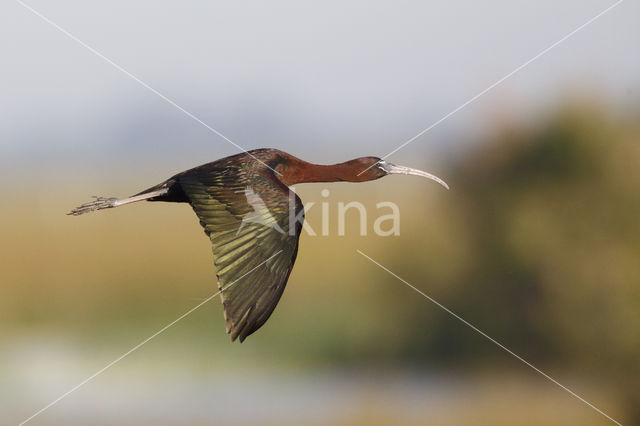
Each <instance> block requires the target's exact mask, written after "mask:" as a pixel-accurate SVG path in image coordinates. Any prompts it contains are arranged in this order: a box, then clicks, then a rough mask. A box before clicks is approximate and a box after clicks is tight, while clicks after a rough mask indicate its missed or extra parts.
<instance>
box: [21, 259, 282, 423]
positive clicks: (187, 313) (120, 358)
mask: <svg viewBox="0 0 640 426" xmlns="http://www.w3.org/2000/svg"><path fill="white" fill-rule="evenodd" d="M280 253H282V250H278V252H276V253H275V254H273V255H272V256H270V257H269V258H268V259H267V260H265V261H264V262H262V263H260V264H259V265H257V266H256V267H255V268H253V269H251V270H250V271H249V272H247V273H245V274H243V275H242V276H241V277H240V278H238V279H237V280H234V281H233V282H231V283H230V284H229V285H227V286H226V287H225V288H223V289H221V290H219V291H217V292H216V293H214V294H212V295H211V296H209V297H207V298H206V299H204V300H203V301H202V302H200V303H198V304H197V305H196V306H194V307H193V308H191V309H189V310H188V311H187V312H185V313H184V314H182V315H180V316H179V317H178V318H176V319H175V320H173V321H171V322H170V323H169V324H167V325H165V326H164V327H162V328H161V329H160V330H158V331H156V332H155V333H153V334H152V335H151V336H149V337H147V338H146V339H144V340H143V341H142V342H140V343H138V344H137V345H135V346H134V347H133V348H131V349H129V350H128V351H127V352H125V353H123V354H122V355H120V356H119V357H118V358H116V359H114V360H113V361H111V362H110V363H109V364H107V365H105V366H104V367H102V368H101V369H100V370H98V371H96V372H95V373H93V374H92V375H91V376H89V377H87V378H86V379H84V380H83V381H82V382H80V383H78V384H77V385H75V386H74V387H72V388H71V389H69V390H68V391H67V392H65V393H63V394H62V395H60V396H59V397H58V398H56V399H54V400H53V401H51V402H50V403H49V404H47V405H46V406H44V407H43V408H41V409H40V410H38V411H37V412H36V413H34V414H33V415H31V416H30V417H29V418H27V419H26V420H24V421H22V423H20V425H19V426H22V425H24V424H25V423H27V422H28V421H30V420H32V419H33V418H34V417H36V416H37V415H39V414H40V413H42V412H43V411H45V410H46V409H48V408H50V407H51V406H53V405H55V404H57V403H58V402H60V401H61V400H62V399H64V398H65V397H67V396H68V395H69V394H71V393H72V392H74V391H76V390H78V389H79V388H80V387H81V386H83V385H85V384H87V383H88V382H90V381H91V380H93V379H94V378H96V377H97V376H98V375H100V374H102V373H103V372H104V371H105V370H107V369H108V368H109V367H111V366H113V365H114V364H116V363H117V362H119V361H121V360H122V359H123V358H125V357H126V356H128V355H129V354H131V353H132V352H134V351H135V350H137V349H139V348H140V347H141V346H142V345H144V344H145V343H147V342H148V341H149V340H151V339H153V338H154V337H156V336H157V335H159V334H160V333H162V332H164V331H165V330H166V329H168V328H169V327H171V326H172V325H174V324H175V323H177V322H178V321H180V320H181V319H183V318H184V317H186V316H188V315H189V314H191V313H192V312H193V311H195V310H196V309H198V308H199V307H201V306H202V305H204V304H205V303H207V302H208V301H210V300H211V299H213V298H214V297H216V296H217V295H219V294H220V293H222V292H223V291H225V290H227V289H228V288H229V287H231V286H232V285H234V284H235V283H237V282H238V281H240V280H241V279H242V278H244V277H246V276H247V275H249V274H250V273H252V272H253V271H255V270H256V269H258V268H259V267H261V266H262V265H264V264H265V263H267V262H268V261H270V260H271V259H273V258H274V257H276V256H277V255H279V254H280Z"/></svg>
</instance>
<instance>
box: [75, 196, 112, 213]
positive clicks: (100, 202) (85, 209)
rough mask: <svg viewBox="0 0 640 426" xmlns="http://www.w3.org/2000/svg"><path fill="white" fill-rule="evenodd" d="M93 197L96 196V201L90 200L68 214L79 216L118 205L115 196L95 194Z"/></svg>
mask: <svg viewBox="0 0 640 426" xmlns="http://www.w3.org/2000/svg"><path fill="white" fill-rule="evenodd" d="M93 198H95V200H94V201H89V202H88V203H84V204H83V205H81V206H79V207H76V208H75V209H73V210H71V211H70V212H69V213H67V215H72V216H79V215H81V214H85V213H89V212H92V211H94V210H102V209H110V208H112V207H116V201H118V199H117V198H115V197H96V196H95V195H94V197H93Z"/></svg>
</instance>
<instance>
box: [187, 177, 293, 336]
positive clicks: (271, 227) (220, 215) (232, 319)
mask: <svg viewBox="0 0 640 426" xmlns="http://www.w3.org/2000/svg"><path fill="white" fill-rule="evenodd" d="M176 179H177V182H178V184H179V185H180V186H181V188H182V190H183V191H184V193H185V194H186V196H187V198H188V199H189V202H190V204H191V206H192V208H193V210H194V211H195V213H196V215H197V216H198V218H199V219H200V224H201V225H202V227H203V228H204V231H205V233H206V234H207V236H208V237H209V239H210V240H211V244H212V248H213V260H214V265H215V268H216V275H217V277H218V287H219V288H220V289H223V291H222V293H221V298H222V305H223V308H224V314H225V319H226V323H227V332H228V333H229V334H231V339H232V340H235V339H236V338H238V339H239V340H240V341H241V342H242V341H243V340H244V339H245V338H246V337H247V336H248V335H250V334H251V333H253V332H254V331H256V330H257V329H258V328H260V327H261V326H262V325H263V324H264V323H265V322H266V321H267V319H268V318H269V316H270V315H271V313H272V312H273V310H274V309H275V307H276V304H277V303H278V301H279V300H280V297H281V296H282V292H283V291H284V288H285V285H286V283H287V280H288V278H289V274H290V273H291V269H292V268H293V264H294V262H295V258H296V254H297V250H298V239H299V235H300V230H301V228H302V223H294V222H293V220H290V219H292V218H291V217H290V216H291V215H293V216H297V215H299V213H300V212H301V211H302V209H303V207H302V202H301V200H300V198H299V197H298V196H297V195H295V194H293V196H291V195H290V192H289V189H288V188H287V187H286V186H285V185H284V184H283V183H282V182H280V181H279V180H278V179H277V178H276V177H275V176H274V175H273V174H271V173H270V171H266V170H265V169H262V170H260V169H252V168H251V167H246V166H245V167H244V168H243V167H237V168H233V167H219V168H216V167H206V168H196V169H192V170H190V171H187V172H185V173H183V174H181V175H179V176H176ZM302 216H303V215H300V217H302ZM290 227H292V228H294V229H290ZM278 252H279V254H278V255H276V256H274V257H273V258H272V259H270V260H269V261H268V262H267V263H265V264H264V265H262V266H260V264H261V263H263V262H265V260H266V259H269V257H270V256H273V255H274V254H275V253H278ZM256 267H258V268H257V269H256V271H253V272H250V273H248V272H249V271H251V270H252V269H254V268H256ZM244 274H246V275H245V276H243V275H244Z"/></svg>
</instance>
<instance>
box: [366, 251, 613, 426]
mask: <svg viewBox="0 0 640 426" xmlns="http://www.w3.org/2000/svg"><path fill="white" fill-rule="evenodd" d="M356 251H357V252H358V253H359V254H361V255H362V256H364V257H365V258H367V259H369V260H370V261H371V262H373V263H375V264H376V265H378V266H379V267H380V268H381V269H383V270H384V271H386V272H387V273H389V274H390V275H392V276H393V277H395V278H397V279H398V280H400V281H402V282H403V283H404V284H406V285H407V286H408V287H410V288H411V289H413V290H414V291H415V292H417V293H419V294H420V295H422V296H423V297H424V298H426V299H428V300H429V301H430V302H432V303H434V304H435V305H437V306H438V307H439V308H441V309H443V310H444V311H445V312H447V313H448V314H449V315H451V316H453V317H454V318H456V319H457V320H459V321H461V322H462V323H463V324H465V325H466V326H468V327H470V328H471V329H472V330H474V331H476V332H477V333H479V334H480V335H482V336H484V337H486V338H487V339H489V340H490V341H491V342H493V343H495V344H496V345H497V346H498V347H500V348H501V349H503V350H504V351H506V352H507V353H509V354H510V355H513V356H514V357H515V358H516V359H518V360H519V361H521V362H522V363H524V364H525V365H527V366H529V367H531V368H532V369H534V370H535V371H537V372H538V373H540V374H541V375H542V376H544V377H545V378H546V379H548V380H550V381H552V382H553V383H555V384H556V385H558V386H560V387H561V388H562V389H564V390H565V391H567V392H569V394H571V396H573V397H575V398H577V399H579V400H580V401H582V402H584V403H585V404H587V405H588V406H589V407H591V408H593V409H594V410H596V411H597V412H598V413H600V414H602V415H603V416H605V417H606V418H607V419H609V420H611V421H612V422H613V423H616V424H618V425H620V426H622V424H621V423H620V422H618V421H616V420H614V419H613V418H612V417H611V416H609V415H607V414H606V413H605V412H604V411H602V410H600V409H599V408H598V407H596V406H595V405H593V404H592V403H590V402H589V401H587V400H585V399H584V398H582V397H581V396H580V395H578V394H577V393H575V392H574V391H572V390H571V389H569V388H568V387H566V386H564V385H563V384H562V383H560V382H558V381H557V380H556V379H554V378H553V377H551V376H549V375H548V374H547V373H545V372H544V371H542V370H540V369H539V368H537V367H536V366H534V365H533V364H531V363H530V362H528V361H527V360H525V359H524V358H522V357H521V356H519V355H518V354H516V353H515V352H513V351H512V350H510V349H509V348H507V347H506V346H504V345H503V344H501V343H500V342H498V341H497V340H495V339H494V338H493V337H491V336H489V335H488V334H487V333H485V332H484V331H482V330H480V329H479V328H478V327H476V326H474V325H473V324H471V323H470V322H469V321H467V320H465V319H464V318H462V317H461V316H459V315H457V314H456V313H455V312H453V311H452V310H450V309H449V308H447V307H446V306H444V305H443V304H441V303H440V302H438V301H437V300H435V299H434V298H432V297H430V296H429V295H428V294H426V293H425V292H423V291H422V290H420V289H418V288H416V287H414V286H413V285H411V284H410V283H409V282H407V281H405V280H404V279H402V278H401V277H399V276H398V275H396V274H394V273H393V272H391V271H390V270H389V269H387V268H385V267H384V266H382V265H381V264H380V263H378V262H376V261H375V260H373V259H372V258H370V257H369V256H367V255H366V254H364V253H363V252H362V251H360V250H356Z"/></svg>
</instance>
